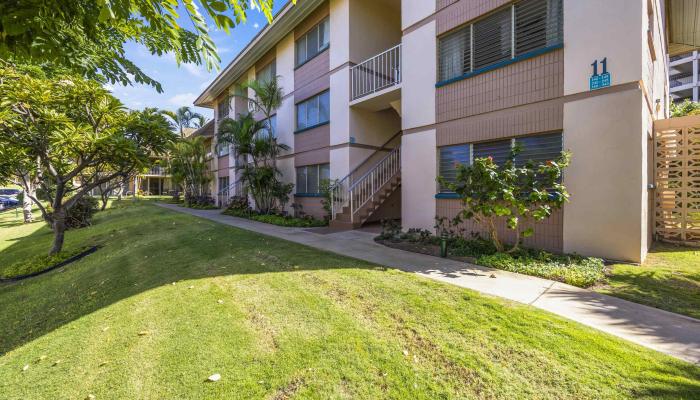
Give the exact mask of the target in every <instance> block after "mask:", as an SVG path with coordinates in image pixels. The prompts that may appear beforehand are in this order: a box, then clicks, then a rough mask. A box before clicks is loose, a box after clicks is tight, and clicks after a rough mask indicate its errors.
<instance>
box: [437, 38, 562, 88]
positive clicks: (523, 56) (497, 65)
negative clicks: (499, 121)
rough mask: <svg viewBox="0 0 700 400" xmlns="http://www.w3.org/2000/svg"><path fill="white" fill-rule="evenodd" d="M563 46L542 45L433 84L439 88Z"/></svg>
mask: <svg viewBox="0 0 700 400" xmlns="http://www.w3.org/2000/svg"><path fill="white" fill-rule="evenodd" d="M563 48H564V44H563V43H559V44H555V45H552V46H548V47H543V48H541V49H537V50H533V51H531V52H528V53H524V54H521V55H519V56H516V57H514V58H511V59H510V60H505V61H501V62H497V63H495V64H492V65H489V66H487V67H483V68H479V69H475V70H474V71H471V72H468V73H466V74H464V75H461V76H457V77H454V78H451V79H447V80H444V81H440V82H438V83H436V84H435V87H436V88H441V87H443V86H447V85H449V84H451V83H455V82H459V81H461V80H464V79H468V78H471V77H473V76H476V75H479V74H483V73H486V72H489V71H493V70H495V69H499V68H503V67H505V66H507V65H510V64H514V63H517V62H520V61H524V60H527V59H530V58H534V57H537V56H541V55H542V54H546V53H549V52H552V51H554V50H559V49H563Z"/></svg>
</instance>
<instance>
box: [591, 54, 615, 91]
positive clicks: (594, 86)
mask: <svg viewBox="0 0 700 400" xmlns="http://www.w3.org/2000/svg"><path fill="white" fill-rule="evenodd" d="M599 63H600V64H601V65H602V66H603V73H602V74H599V73H598V64H599ZM591 66H592V67H593V75H591V78H590V79H589V85H590V88H591V90H598V89H602V88H605V87H608V86H610V84H611V80H612V79H611V77H610V72H608V58H607V57H606V58H604V59H602V60H600V62H599V61H598V60H596V61H594V62H593V64H591Z"/></svg>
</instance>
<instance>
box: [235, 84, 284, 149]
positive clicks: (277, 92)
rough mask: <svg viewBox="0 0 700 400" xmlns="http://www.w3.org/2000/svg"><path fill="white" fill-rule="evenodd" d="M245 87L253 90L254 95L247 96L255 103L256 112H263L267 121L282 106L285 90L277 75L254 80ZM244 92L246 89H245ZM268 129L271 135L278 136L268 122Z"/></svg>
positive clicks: (251, 102) (247, 98) (244, 86)
mask: <svg viewBox="0 0 700 400" xmlns="http://www.w3.org/2000/svg"><path fill="white" fill-rule="evenodd" d="M243 89H251V90H253V97H245V98H246V100H248V101H249V103H250V104H253V106H254V109H255V111H256V112H257V111H259V112H262V114H263V115H264V116H265V120H266V121H270V120H271V119H272V116H273V114H274V113H275V111H276V110H277V109H278V108H280V106H282V101H283V99H284V90H283V89H282V87H281V86H280V85H279V80H278V77H276V76H275V77H273V78H272V79H263V80H252V81H250V82H247V83H245V84H244V85H243ZM243 92H246V91H245V90H244V91H243ZM267 131H268V133H269V134H270V136H272V137H275V136H276V135H275V131H274V127H273V126H272V124H270V123H268V126H267Z"/></svg>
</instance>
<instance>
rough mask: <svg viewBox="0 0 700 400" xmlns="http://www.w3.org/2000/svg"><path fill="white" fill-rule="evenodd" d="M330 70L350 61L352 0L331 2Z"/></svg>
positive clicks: (331, 0)
mask: <svg viewBox="0 0 700 400" xmlns="http://www.w3.org/2000/svg"><path fill="white" fill-rule="evenodd" d="M329 4H330V13H331V15H330V24H331V38H330V40H331V46H330V51H331V54H330V69H331V70H333V69H335V68H337V67H339V66H341V65H343V64H344V63H346V62H348V60H350V46H348V43H350V0H330V3H329Z"/></svg>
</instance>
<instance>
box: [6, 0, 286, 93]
mask: <svg viewBox="0 0 700 400" xmlns="http://www.w3.org/2000/svg"><path fill="white" fill-rule="evenodd" d="M292 2H296V0H292ZM250 9H259V10H261V11H262V12H263V13H264V14H265V16H266V17H267V20H268V22H270V21H272V9H273V0H227V1H221V0H167V1H162V0H110V1H96V0H43V1H19V0H10V1H3V2H0V16H2V17H1V18H0V59H6V60H8V59H10V60H14V61H18V62H32V63H49V64H51V65H53V66H62V67H65V68H68V69H69V70H71V71H72V72H73V73H76V74H79V75H82V76H84V77H87V78H94V79H97V80H100V81H108V82H112V83H116V82H120V83H122V84H125V85H126V84H131V83H132V81H135V82H137V83H143V84H147V85H152V86H154V87H155V88H156V89H157V90H158V91H159V92H162V88H161V85H160V84H159V83H158V82H157V81H155V80H154V79H152V78H151V77H149V76H148V75H146V73H144V72H143V71H142V70H141V69H140V68H139V67H138V66H137V65H136V64H134V63H133V62H132V61H131V60H129V59H128V58H127V56H126V51H125V48H124V46H125V44H126V43H127V42H133V43H138V44H139V45H141V46H143V47H145V48H146V50H147V51H149V52H150V53H151V54H157V55H159V56H160V55H163V54H165V53H172V54H174V56H175V60H176V61H177V62H178V64H179V63H194V64H205V65H206V67H207V69H208V70H211V69H212V68H218V66H219V62H220V58H219V56H218V54H217V52H216V46H215V45H214V42H213V40H212V39H211V37H210V36H209V32H210V31H211V27H210V26H209V24H208V23H207V18H206V17H205V16H208V17H209V20H211V21H213V22H214V25H215V26H216V28H219V29H222V30H224V31H225V32H226V33H229V32H230V30H231V28H233V27H234V26H236V25H238V24H239V23H241V22H245V21H246V17H247V12H248V11H249V10H250ZM200 10H204V11H203V12H200ZM181 16H182V18H184V19H185V20H187V21H190V22H191V24H192V26H193V28H192V29H188V28H186V27H185V26H183V25H181V23H180V18H181Z"/></svg>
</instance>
